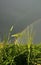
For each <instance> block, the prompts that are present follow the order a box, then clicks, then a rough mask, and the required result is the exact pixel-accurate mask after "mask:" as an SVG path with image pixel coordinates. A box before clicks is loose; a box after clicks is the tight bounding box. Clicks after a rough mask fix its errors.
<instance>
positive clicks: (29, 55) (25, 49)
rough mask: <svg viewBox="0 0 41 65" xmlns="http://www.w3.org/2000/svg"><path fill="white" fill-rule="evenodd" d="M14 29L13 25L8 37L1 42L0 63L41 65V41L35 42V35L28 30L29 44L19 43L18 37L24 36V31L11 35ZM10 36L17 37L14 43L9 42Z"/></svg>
mask: <svg viewBox="0 0 41 65" xmlns="http://www.w3.org/2000/svg"><path fill="white" fill-rule="evenodd" d="M12 30H13V26H12V27H11V28H10V31H9V34H8V38H6V37H5V38H4V40H3V42H1V43H0V65H41V43H39V44H33V35H32V33H31V34H29V31H28V42H27V44H22V43H21V42H20V44H19V43H18V42H17V38H18V37H20V36H21V37H22V33H18V34H14V35H11V32H12ZM31 32H32V31H31ZM10 36H12V37H15V41H14V42H13V43H12V42H11V43H9V39H10Z"/></svg>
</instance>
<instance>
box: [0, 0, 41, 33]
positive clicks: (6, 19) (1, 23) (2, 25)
mask: <svg viewBox="0 0 41 65" xmlns="http://www.w3.org/2000/svg"><path fill="white" fill-rule="evenodd" d="M39 18H41V0H0V32H3V33H4V32H8V30H9V27H10V26H11V25H12V24H15V32H19V31H22V30H23V29H24V28H25V27H26V26H27V25H29V24H30V23H32V22H33V21H34V20H36V19H39Z"/></svg>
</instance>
